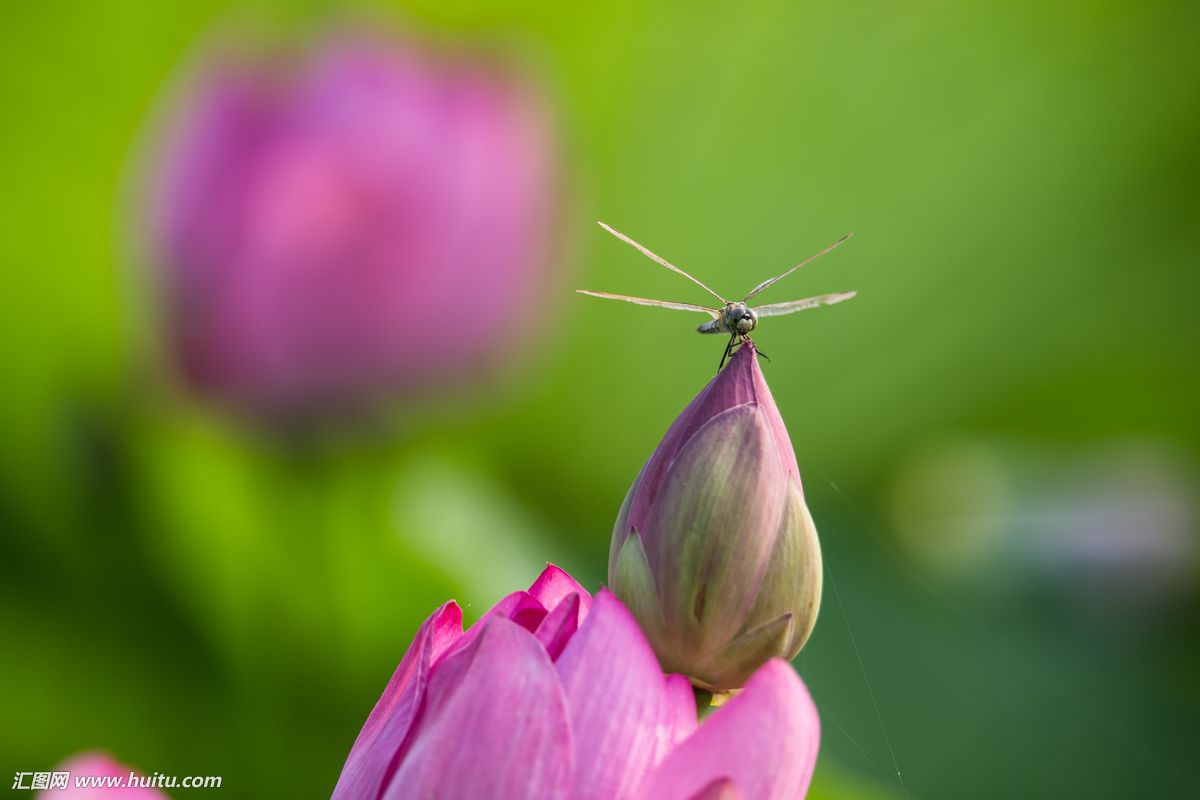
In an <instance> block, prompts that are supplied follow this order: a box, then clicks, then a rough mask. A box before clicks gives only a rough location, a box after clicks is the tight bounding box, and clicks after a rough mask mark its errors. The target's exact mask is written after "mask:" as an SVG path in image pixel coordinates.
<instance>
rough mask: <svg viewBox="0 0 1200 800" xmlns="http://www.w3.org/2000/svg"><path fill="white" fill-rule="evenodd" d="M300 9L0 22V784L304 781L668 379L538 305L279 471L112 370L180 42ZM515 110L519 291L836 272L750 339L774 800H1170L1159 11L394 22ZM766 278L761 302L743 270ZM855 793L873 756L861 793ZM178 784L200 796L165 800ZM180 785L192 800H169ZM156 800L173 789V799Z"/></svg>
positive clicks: (652, 440)
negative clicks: (789, 447) (141, 199)
mask: <svg viewBox="0 0 1200 800" xmlns="http://www.w3.org/2000/svg"><path fill="white" fill-rule="evenodd" d="M343 10H344V9H341V8H339V7H334V6H330V5H323V4H317V3H313V4H308V5H304V6H297V7H290V6H282V5H280V6H257V7H253V8H246V7H229V6H227V5H225V4H222V3H212V2H192V3H188V4H182V3H179V4H161V3H150V2H125V3H69V4H57V3H48V4H46V3H44V4H11V3H10V4H8V5H6V7H5V8H4V10H3V12H0V20H2V28H0V87H2V89H3V97H4V100H5V103H4V108H3V111H0V114H3V125H2V126H0V142H2V145H3V146H2V148H0V160H2V161H0V163H2V169H0V174H2V175H3V176H4V192H3V198H2V199H0V211H2V213H0V218H2V219H3V220H4V226H3V228H4V235H3V237H2V239H0V264H2V265H3V269H4V281H3V288H0V355H2V358H3V361H2V366H0V369H2V372H0V375H2V380H3V387H4V389H3V392H0V436H2V441H3V447H0V531H2V538H0V638H2V641H3V642H4V646H3V656H2V657H0V719H3V726H2V728H0V754H3V766H4V767H5V768H6V769H8V770H9V771H10V772H12V771H17V770H45V769H50V768H51V766H52V765H53V764H55V763H57V762H58V761H59V760H60V759H61V758H62V757H64V756H66V755H68V754H70V753H72V752H75V751H78V750H81V749H91V748H101V749H105V750H108V751H110V752H112V753H113V754H114V755H116V756H117V757H118V758H119V759H122V760H124V761H126V762H129V763H131V764H132V765H134V766H137V767H138V768H139V769H141V770H144V771H146V772H153V771H158V772H162V773H165V774H168V775H170V774H177V775H192V774H216V775H222V776H223V777H224V781H225V783H224V788H223V789H222V790H221V795H222V796H229V797H246V798H251V797H254V798H257V797H325V796H327V795H328V793H329V792H330V791H331V790H332V787H333V785H334V783H335V782H336V778H337V775H338V772H339V770H340V767H341V763H342V760H343V759H344V757H345V754H346V752H347V751H348V749H349V746H350V744H351V742H352V741H353V739H354V737H355V735H356V734H357V732H358V729H359V727H360V725H361V724H362V721H363V720H364V719H365V717H366V714H367V712H368V711H369V710H370V708H371V705H372V704H373V702H374V700H375V698H376V697H377V696H378V693H379V692H380V691H381V690H382V688H383V686H384V684H385V682H386V680H387V677H388V676H389V675H390V672H391V670H392V668H393V667H394V665H395V663H396V662H397V661H398V660H399V658H400V656H401V655H402V653H403V651H404V649H405V647H406V646H407V643H408V641H409V637H410V636H411V634H412V632H413V631H414V629H415V626H416V625H417V624H418V623H419V621H420V620H421V619H422V618H424V617H425V616H426V615H427V614H428V613H429V612H430V610H432V609H433V608H434V607H435V606H436V605H437V604H438V603H440V602H441V601H442V600H443V599H445V598H447V597H451V596H453V597H456V598H458V599H459V600H460V601H461V602H462V603H463V604H464V606H467V609H466V610H467V613H468V615H469V616H474V615H478V613H480V611H481V610H482V609H485V608H486V607H487V606H488V605H489V604H490V603H491V602H493V601H494V600H496V599H498V598H499V597H500V596H501V595H502V594H504V593H506V592H507V591H509V590H511V589H513V588H517V587H519V586H523V585H526V584H527V583H528V582H529V581H530V580H531V579H532V578H533V577H534V576H535V575H536V573H537V572H538V570H539V567H540V565H541V562H543V561H545V560H552V561H554V562H556V563H558V564H560V565H562V566H564V567H566V568H567V569H569V570H570V571H572V572H573V573H574V574H575V575H576V576H578V577H579V578H580V579H581V580H583V581H584V582H585V583H586V584H588V585H589V586H591V587H596V586H598V585H599V583H600V582H602V581H603V580H604V577H605V576H604V569H605V564H606V557H607V548H608V539H609V534H610V531H611V524H612V520H613V517H614V515H615V513H616V510H617V507H618V505H619V504H620V501H621V498H622V496H623V494H624V492H625V490H626V489H627V487H628V485H629V483H630V481H631V480H632V479H633V477H634V475H635V474H636V472H637V470H638V468H639V466H640V465H641V463H642V461H643V460H644V459H645V458H646V457H647V456H648V455H649V453H650V452H651V450H652V449H653V448H654V446H655V445H656V444H657V442H658V439H659V437H660V436H661V435H662V433H663V432H664V431H665V429H666V427H667V426H668V424H669V423H670V421H671V420H672V419H673V417H674V416H675V414H677V413H678V412H679V410H681V409H682V408H683V406H684V405H685V404H686V402H687V401H688V400H689V399H690V398H691V397H692V395H693V394H694V393H695V392H696V391H697V390H698V389H699V388H700V387H701V386H702V385H703V383H704V382H705V381H706V380H707V379H708V378H709V377H710V376H711V374H712V370H713V367H714V366H715V364H716V361H717V358H718V357H719V355H720V353H719V350H720V344H719V343H718V342H717V341H716V340H715V339H701V338H700V337H698V336H696V335H695V334H694V333H693V332H692V328H691V325H692V324H694V322H695V320H692V319H690V318H689V317H687V316H686V315H679V314H673V313H668V312H657V311H651V310H646V309H640V308H634V307H622V306H617V305H616V304H605V303H602V302H600V301H595V300H591V299H587V298H580V297H578V296H575V295H569V294H568V293H567V292H566V291H564V292H563V296H562V297H561V298H559V300H558V307H557V308H556V309H555V310H554V314H553V316H555V318H556V322H555V323H554V324H553V325H550V326H548V327H547V328H546V329H544V331H543V335H542V337H541V340H540V341H538V342H536V343H531V354H533V363H532V365H531V366H526V367H524V368H522V369H521V370H520V371H519V373H518V374H517V375H516V376H515V377H514V378H513V379H512V380H510V381H509V382H508V383H507V384H505V385H502V386H493V387H490V388H489V389H487V390H486V391H482V390H481V391H480V392H478V393H476V394H475V395H474V396H471V397H465V398H462V399H461V401H459V402H456V403H454V404H452V407H450V408H448V409H447V408H443V409H441V410H440V411H438V412H436V413H434V412H433V411H431V410H430V409H424V410H421V411H419V412H417V411H413V412H412V413H411V415H409V416H408V417H406V418H405V421H404V424H402V425H400V426H398V427H399V428H400V430H398V431H396V430H393V431H389V433H388V435H382V434H380V435H374V436H362V435H359V436H358V437H356V438H353V439H350V440H340V441H333V442H325V441H323V442H319V443H315V444H313V443H310V444H308V445H306V446H304V447H301V448H293V447H284V446H281V445H280V444H279V443H278V442H277V441H275V440H272V439H271V438H270V437H268V436H264V435H261V434H257V433H255V432H253V431H252V430H249V429H247V428H245V427H243V426H241V425H239V424H238V423H236V422H233V421H231V420H229V419H226V418H223V417H222V416H221V415H220V414H218V413H215V412H213V411H211V410H206V409H203V408H199V407H195V406H192V405H189V404H188V403H186V402H182V401H180V400H179V398H174V397H171V396H164V395H163V393H161V392H159V391H158V390H156V389H154V388H153V387H152V386H150V385H149V384H148V382H147V380H146V379H145V377H144V375H143V374H142V370H141V363H140V360H139V357H138V356H139V353H140V352H142V351H143V350H144V349H145V344H144V342H142V341H141V340H140V339H139V336H141V335H142V332H143V331H144V326H143V325H142V324H141V323H140V322H139V320H140V319H142V318H143V311H142V310H141V309H140V308H139V296H138V291H137V287H136V285H134V284H135V277H134V276H135V275H136V274H137V273H136V270H135V269H134V265H132V264H131V263H130V261H131V259H130V258H129V257H128V255H127V254H128V252H129V249H130V248H129V247H128V240H129V238H130V237H131V236H134V237H136V235H137V233H136V221H134V220H131V215H130V213H129V208H130V207H131V203H130V198H129V194H130V185H131V183H132V182H133V181H132V180H131V176H133V175H135V174H136V170H137V167H136V164H137V160H138V158H139V156H140V152H141V147H142V145H143V141H144V138H145V136H146V135H147V133H146V126H147V124H148V120H149V119H150V116H151V113H152V111H153V110H154V109H155V108H157V107H158V106H159V104H160V103H161V102H162V96H163V92H165V91H167V88H168V87H169V86H170V85H171V84H172V81H173V80H174V78H175V76H176V75H177V74H178V70H179V69H180V67H181V64H182V63H184V61H185V60H186V57H187V55H188V54H189V53H191V52H193V49H194V48H196V47H197V46H198V45H199V43H202V42H203V41H204V40H205V37H207V36H210V35H212V33H213V31H214V30H224V29H228V28H229V27H230V26H236V25H241V24H244V23H245V22H246V21H249V22H250V24H253V25H255V26H265V27H267V28H270V27H271V26H278V27H279V28H281V29H287V30H304V29H307V28H309V27H311V26H314V25H319V24H322V23H323V22H324V21H327V20H329V19H331V18H337V16H338V14H339V13H340V12H341V11H343ZM371 11H372V13H375V14H384V15H391V16H389V17H388V18H389V19H392V20H396V19H399V20H401V21H407V22H408V23H409V24H411V25H413V26H415V27H417V28H418V29H424V30H427V31H430V32H432V33H433V34H434V35H437V36H443V37H448V38H451V39H453V38H455V37H460V36H461V37H464V38H468V39H480V40H483V41H488V42H500V43H503V44H504V45H505V46H508V47H512V48H517V49H520V50H522V51H523V52H524V53H525V54H526V55H527V57H528V59H529V60H530V61H532V62H533V63H536V64H537V65H538V66H539V67H540V69H542V70H543V71H544V73H545V75H546V77H547V80H548V82H549V83H550V85H551V86H552V87H553V88H554V90H555V93H556V97H557V101H558V103H559V110H560V113H561V124H562V126H563V129H564V132H565V137H566V143H567V144H566V152H567V164H566V169H567V172H568V175H569V178H570V181H571V185H572V187H573V188H572V199H571V202H570V205H569V206H568V207H567V209H566V216H567V218H568V220H570V223H569V224H570V227H571V234H570V238H571V239H572V240H573V242H574V243H575V246H574V250H573V257H572V258H570V259H569V260H568V261H569V263H567V262H564V264H563V265H562V268H563V270H565V271H568V275H567V277H566V278H565V279H564V284H565V285H567V286H570V285H573V284H577V285H579V286H585V287H588V288H595V289H604V290H609V291H617V292H630V293H634V294H642V295H647V296H660V297H665V298H670V299H679V300H691V301H695V302H701V301H703V299H704V298H703V296H701V295H698V294H697V292H696V291H692V288H691V287H689V286H687V285H686V284H685V283H684V282H683V281H681V280H680V279H679V278H678V277H677V276H673V275H671V274H669V273H667V272H665V271H663V270H659V269H657V268H656V267H654V266H653V265H652V264H650V263H649V262H647V261H644V260H643V259H641V258H640V257H639V256H638V255H637V254H636V253H634V252H633V251H632V250H629V249H628V248H625V247H624V246H623V245H621V244H620V243H618V242H616V241H615V240H612V239H611V238H609V237H607V236H606V235H604V234H603V233H602V232H601V231H600V230H599V229H598V228H596V227H595V226H594V225H592V223H591V221H592V220H595V219H597V218H601V219H604V220H605V221H608V222H610V223H612V224H614V225H616V226H617V227H619V228H622V229H623V230H626V232H628V233H630V234H631V235H633V236H635V237H637V238H639V239H640V240H642V241H643V242H645V243H646V244H647V245H649V246H651V247H652V248H654V249H656V250H658V251H659V252H661V253H663V254H664V255H665V256H667V257H668V258H670V259H671V260H673V261H675V263H678V264H680V265H682V266H684V267H685V268H687V269H689V270H691V271H693V272H694V273H695V274H697V275H698V276H699V277H700V278H701V279H702V280H704V281H706V282H709V283H710V284H713V285H714V286H715V287H716V288H717V289H718V290H719V291H727V292H729V293H734V292H737V291H739V290H742V289H744V288H748V287H749V286H751V285H753V284H754V283H757V282H758V281H759V280H761V279H762V278H764V277H766V276H768V275H769V274H772V273H774V272H778V271H781V270H782V269H783V268H785V267H787V266H790V265H791V264H792V263H795V262H796V261H798V260H799V259H800V258H802V257H804V256H807V255H808V254H810V253H812V252H815V251H816V250H817V249H819V248H820V247H821V246H823V245H824V244H826V243H828V242H829V241H832V240H833V239H834V238H836V237H837V236H838V235H840V234H841V233H843V232H845V231H847V230H854V231H856V232H857V233H858V236H857V237H856V238H855V239H854V240H853V241H852V242H851V243H849V244H848V245H847V246H845V247H843V248H842V249H841V250H839V251H838V252H837V253H836V254H834V255H831V256H829V257H827V258H826V259H823V260H822V261H820V262H818V263H816V264H814V265H813V266H811V267H809V268H807V269H806V270H805V271H804V272H803V273H801V274H800V275H798V276H796V277H793V278H791V279H789V281H788V282H787V283H786V284H783V285H781V286H780V287H779V288H777V289H773V290H772V292H771V294H770V295H769V296H768V297H764V298H763V299H764V301H778V300H786V299H792V298H794V297H800V296H805V295H809V294H816V293H819V292H824V291H833V290H842V289H857V290H858V291H859V293H860V296H859V297H858V298H857V299H856V300H854V301H853V302H851V303H848V304H845V305H842V306H838V307H837V308H833V309H825V310H820V311H816V312H810V313H807V314H803V315H799V316H797V317H793V318H788V319H779V320H770V321H768V324H765V325H764V326H763V328H762V329H761V331H760V334H759V335H758V337H757V340H758V341H759V342H760V343H761V345H762V347H763V349H764V350H765V351H766V352H767V353H769V354H770V355H771V356H772V358H773V359H774V361H773V362H771V363H770V364H767V365H765V371H766V376H767V380H768V381H769V383H770V385H771V387H772V389H773V391H774V393H775V397H776V400H777V402H778V405H779V407H780V409H781V411H782V413H783V416H784V418H785V420H786V422H787V424H788V426H789V429H790V431H791V434H792V438H793V440H794V443H795V446H796V450H797V453H798V457H799V461H800V466H801V470H802V473H803V477H804V480H805V487H806V494H807V496H808V500H809V504H810V506H811V508H812V512H813V515H814V517H815V519H816V520H817V524H818V528H819V529H820V531H821V536H822V544H823V547H824V548H825V553H826V559H827V561H826V568H827V576H826V580H827V583H826V596H825V602H824V608H823V611H822V616H821V619H820V621H819V623H818V625H817V629H816V632H815V634H814V636H813V638H812V639H811V641H810V642H809V644H808V646H807V647H806V649H805V650H804V652H803V654H802V655H801V656H800V657H799V658H798V659H797V661H796V666H797V668H798V669H799V670H800V672H801V674H802V675H803V676H804V678H805V679H806V680H807V681H808V683H809V685H810V688H811V690H812V692H813V694H814V696H815V698H816V701H817V704H818V706H819V707H820V709H821V712H822V718H823V721H824V731H823V740H822V755H821V761H820V764H819V766H818V773H817V778H816V783H815V784H814V791H813V796H814V797H826V798H881V797H895V796H909V797H914V798H918V797H919V798H961V797H973V798H990V797H997V798H1000V797H1005V798H1007V797H1014V796H1019V797H1047V798H1050V797H1090V798H1099V797H1114V798H1116V797H1135V796H1136V797H1156V798H1157V797H1164V798H1167V797H1170V798H1174V797H1191V796H1200V778H1198V777H1197V776H1196V766H1195V755H1196V752H1197V746H1198V745H1200V724H1198V719H1200V716H1198V715H1197V712H1198V711H1200V681H1198V676H1200V641H1198V637H1197V635H1196V634H1197V621H1198V618H1200V615H1198V613H1197V612H1198V611H1200V607H1198V602H1197V585H1198V579H1197V575H1198V571H1197V568H1196V565H1197V545H1198V542H1197V527H1198V526H1197V519H1198V515H1197V499H1196V498H1197V492H1196V488H1197V472H1198V466H1197V458H1198V456H1200V426H1198V424H1197V408H1200V374H1198V373H1197V366H1200V364H1198V363H1197V362H1198V358H1197V352H1198V351H1197V345H1198V343H1200V342H1198V338H1200V337H1198V334H1200V316H1198V315H1197V313H1196V311H1195V309H1194V307H1193V306H1194V303H1195V300H1196V297H1197V290H1198V289H1200V272H1198V270H1197V260H1196V253H1197V252H1198V251H1200V231H1198V228H1197V219H1198V215H1197V212H1198V211H1200V203H1197V200H1196V197H1197V194H1196V186H1197V178H1200V174H1198V173H1200V170H1198V166H1200V149H1198V148H1197V142H1198V141H1200V96H1198V93H1197V85H1200V84H1197V75H1198V71H1197V68H1198V67H1200V49H1198V48H1197V47H1196V46H1195V45H1196V38H1197V34H1198V33H1200V27H1198V24H1197V23H1198V22H1200V6H1197V5H1196V4H1195V3H1186V2H1149V3H1147V2H1128V1H1121V2H1051V3H1041V2H1036V3H1035V2H1030V1H1029V0H1018V2H1008V3H1002V2H983V3H972V4H961V3H948V2H915V3H908V4H903V5H901V4H892V5H886V4H885V5H880V4H875V3H857V2H837V3H834V2H804V3H789V2H774V3H759V4H754V5H753V6H746V7H739V8H734V7H732V6H726V5H718V4H703V5H700V4H694V3H683V2H653V3H642V2H626V0H616V2H610V3H605V4H588V5H578V6H577V5H573V4H562V3H553V2H522V3H516V4H509V5H505V6H501V5H489V4H481V3H475V2H454V1H453V0H452V1H451V2H416V3H409V4H405V5H404V6H403V7H402V8H395V9H389V8H381V7H371ZM785 287H786V288H785ZM898 773H899V774H898ZM209 791H211V790H209ZM202 793H203V792H202V791H198V792H193V794H196V795H199V794H202ZM177 794H178V795H181V796H183V795H185V794H187V793H185V792H182V791H180V792H177Z"/></svg>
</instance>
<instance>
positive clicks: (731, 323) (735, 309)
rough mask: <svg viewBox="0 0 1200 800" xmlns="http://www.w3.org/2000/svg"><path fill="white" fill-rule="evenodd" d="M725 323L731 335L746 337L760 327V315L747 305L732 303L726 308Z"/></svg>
mask: <svg viewBox="0 0 1200 800" xmlns="http://www.w3.org/2000/svg"><path fill="white" fill-rule="evenodd" d="M724 322H725V327H726V328H728V329H729V332H730V333H737V334H738V335H740V336H745V335H746V334H748V333H749V332H750V331H752V330H754V328H755V327H756V326H757V325H758V315H757V314H755V313H754V310H753V309H751V308H749V307H748V306H747V305H746V304H745V303H730V304H729V305H727V306H725V320H724Z"/></svg>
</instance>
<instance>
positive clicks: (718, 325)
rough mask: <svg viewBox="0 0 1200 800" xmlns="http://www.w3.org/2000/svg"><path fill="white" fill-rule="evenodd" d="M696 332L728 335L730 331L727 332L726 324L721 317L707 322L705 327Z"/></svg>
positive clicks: (698, 328) (702, 326)
mask: <svg viewBox="0 0 1200 800" xmlns="http://www.w3.org/2000/svg"><path fill="white" fill-rule="evenodd" d="M696 330H698V331H700V332H701V333H728V331H726V330H725V322H724V320H722V319H721V318H720V317H718V318H717V319H710V320H709V321H708V322H705V323H704V324H703V325H700V326H699V327H697V328H696Z"/></svg>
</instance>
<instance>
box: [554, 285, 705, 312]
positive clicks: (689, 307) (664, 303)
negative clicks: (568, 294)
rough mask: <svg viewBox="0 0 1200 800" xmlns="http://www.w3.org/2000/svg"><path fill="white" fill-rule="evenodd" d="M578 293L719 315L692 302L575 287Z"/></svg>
mask: <svg viewBox="0 0 1200 800" xmlns="http://www.w3.org/2000/svg"><path fill="white" fill-rule="evenodd" d="M575 291H576V292H578V293H579V294H586V295H588V296H590V297H603V298H605V299H606V300H624V301H625V302H626V303H636V304H637V305H639V306H655V307H657V308H673V309H675V310H676V311H699V312H700V313H701V314H708V315H709V316H710V317H712V318H713V319H716V318H718V317H720V316H721V313H720V312H719V311H717V310H716V309H715V308H705V307H704V306H697V305H693V304H692V303H672V302H669V301H667V300H650V299H649V298H646V297H630V296H629V295H627V294H609V293H608V292H593V291H591V290H589V289H576V290H575Z"/></svg>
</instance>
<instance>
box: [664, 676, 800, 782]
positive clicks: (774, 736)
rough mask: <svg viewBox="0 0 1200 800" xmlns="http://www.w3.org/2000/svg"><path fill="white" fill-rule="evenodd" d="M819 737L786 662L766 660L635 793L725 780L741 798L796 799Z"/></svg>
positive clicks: (798, 685)
mask: <svg viewBox="0 0 1200 800" xmlns="http://www.w3.org/2000/svg"><path fill="white" fill-rule="evenodd" d="M820 740H821V723H820V720H819V718H818V717H817V709H816V706H815V705H813V701H812V698H811V697H810V696H809V694H808V689H806V688H805V686H804V682H803V681H801V680H800V676H799V675H797V674H796V672H795V671H794V670H793V669H792V668H791V666H790V665H789V664H788V663H787V662H786V661H783V660H781V659H772V660H771V661H768V662H767V663H766V664H764V665H763V666H761V667H759V669H758V671H757V672H755V673H754V675H753V676H752V677H751V678H750V680H749V682H747V684H746V686H745V688H744V689H743V690H742V691H741V693H739V694H738V695H737V696H736V697H734V698H733V699H732V700H730V701H729V702H728V703H727V704H726V705H724V706H722V707H721V708H719V709H717V710H716V711H715V712H714V713H713V714H712V716H710V717H709V718H708V719H707V720H705V722H704V723H703V724H702V725H700V727H699V728H697V729H696V732H695V733H694V734H692V735H691V736H690V737H688V739H686V740H685V741H684V742H683V744H681V745H680V746H679V747H677V748H676V749H675V750H674V751H672V752H671V754H670V755H668V756H667V757H666V759H664V760H663V762H662V764H660V765H659V767H658V768H657V769H656V770H655V771H654V773H653V774H652V775H651V776H650V780H649V782H648V784H647V787H646V789H645V790H644V791H643V792H642V793H641V796H642V797H643V798H646V799H647V800H649V798H655V800H658V799H659V798H663V800H674V799H676V798H678V799H679V800H684V799H686V798H691V797H692V796H693V795H696V794H698V793H701V792H703V791H705V790H706V789H707V788H708V787H709V786H710V784H712V783H713V782H714V781H717V780H718V779H721V778H728V779H730V780H732V782H733V783H734V784H735V785H736V786H737V789H738V790H739V791H741V793H742V794H743V795H744V796H745V797H753V798H781V799H782V798H793V797H803V796H804V795H805V793H806V792H807V791H808V784H809V782H810V781H811V780H812V772H813V767H814V766H815V765H816V761H817V749H818V747H819V746H820ZM701 796H703V795H701Z"/></svg>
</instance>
